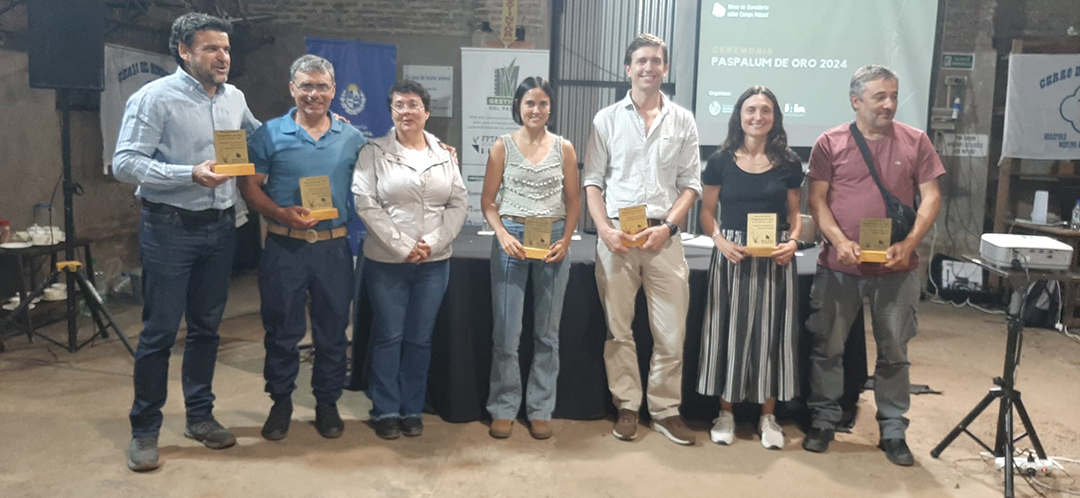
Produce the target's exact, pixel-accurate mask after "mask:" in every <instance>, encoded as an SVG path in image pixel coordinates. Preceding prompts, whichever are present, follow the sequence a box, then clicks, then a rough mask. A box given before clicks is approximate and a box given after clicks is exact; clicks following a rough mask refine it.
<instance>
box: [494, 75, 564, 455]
mask: <svg viewBox="0 0 1080 498" xmlns="http://www.w3.org/2000/svg"><path fill="white" fill-rule="evenodd" d="M554 99H555V95H554V92H553V91H552V89H551V85H550V84H548V82H547V81H544V79H543V78H540V77H538V76H537V77H529V78H525V80H524V81H522V82H521V85H520V86H518V89H517V92H515V94H514V107H513V108H512V110H511V114H512V116H513V118H514V121H515V122H516V123H517V124H519V125H521V128H519V129H518V130H517V131H515V132H514V133H511V134H508V135H503V136H502V137H500V138H499V139H498V140H496V141H495V144H494V145H493V146H492V147H491V154H490V155H489V156H488V163H487V172H486V173H485V175H484V190H483V192H482V193H481V196H480V204H481V206H482V209H483V211H484V218H485V219H486V220H487V222H488V224H489V225H491V227H492V229H493V230H494V231H495V235H496V238H495V240H493V241H492V244H491V297H492V310H493V313H492V314H493V318H494V330H493V337H492V338H493V341H492V342H493V343H494V344H493V346H494V347H493V352H492V362H491V391H490V394H489V396H488V402H487V410H488V413H489V414H490V415H491V419H492V423H491V428H490V430H489V434H490V435H491V436H492V437H495V438H500V439H501V438H506V437H510V432H511V430H512V428H513V423H514V419H515V418H517V413H518V409H519V408H520V407H521V399H522V397H523V396H522V394H523V393H522V386H521V366H520V365H519V364H518V344H519V342H520V339H521V328H522V324H521V320H522V314H523V311H524V305H525V285H526V283H527V282H528V281H529V276H530V274H531V275H532V290H533V359H532V368H531V369H530V371H529V382H528V389H527V392H525V393H524V394H525V396H524V397H525V398H526V402H525V415H526V417H527V418H528V420H529V434H531V435H532V437H534V438H536V439H547V438H549V437H551V434H552V428H551V414H552V412H553V411H554V410H555V385H556V383H557V381H558V377H559V319H561V318H562V305H563V297H564V296H565V294H566V282H567V279H568V278H569V275H570V261H568V260H567V254H568V252H569V249H570V238H571V236H573V234H574V227H575V226H577V220H578V215H579V211H580V208H581V200H580V199H581V196H580V193H579V190H578V189H579V187H578V170H577V155H576V154H575V152H574V146H573V145H571V144H570V142H569V141H568V140H566V139H564V138H562V137H560V136H558V135H556V134H554V133H551V132H550V131H548V129H547V124H548V119H549V118H550V117H551V108H552V102H553V101H554ZM497 197H500V198H501V199H497ZM529 217H534V218H546V219H549V220H551V233H550V239H548V240H547V241H546V242H547V244H544V247H543V249H548V250H547V254H544V255H543V259H526V253H525V247H524V245H523V241H524V236H525V224H526V218H529ZM549 244H550V247H549Z"/></svg>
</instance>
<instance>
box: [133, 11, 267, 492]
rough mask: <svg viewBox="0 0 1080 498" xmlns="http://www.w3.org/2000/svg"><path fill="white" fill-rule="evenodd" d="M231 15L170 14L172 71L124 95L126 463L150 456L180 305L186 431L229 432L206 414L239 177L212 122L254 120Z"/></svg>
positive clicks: (204, 436)
mask: <svg viewBox="0 0 1080 498" xmlns="http://www.w3.org/2000/svg"><path fill="white" fill-rule="evenodd" d="M231 31H232V26H231V25H230V24H229V23H228V22H227V21H224V20H221V19H218V18H216V17H212V16H208V15H205V14H197V13H191V14H185V15H183V16H180V17H179V18H177V19H176V21H175V22H174V23H173V26H172V33H171V35H170V37H169V47H170V50H171V51H172V53H173V56H174V57H175V58H176V61H177V63H178V64H179V66H180V67H179V69H177V71H176V73H174V74H172V75H169V76H166V77H164V78H161V79H159V80H156V81H153V82H151V83H148V84H147V85H146V86H144V87H143V88H142V89H140V90H139V91H138V92H136V93H135V94H134V95H132V96H131V98H130V99H128V102H127V105H126V107H125V109H124V118H123V122H122V124H121V126H120V135H119V138H118V140H117V144H116V155H115V156H114V158H113V169H114V172H113V173H114V175H115V176H116V178H117V179H118V180H120V181H123V182H127V183H134V184H136V185H138V188H136V190H135V195H136V196H137V197H139V198H141V199H142V204H143V210H142V221H141V226H140V230H139V244H140V249H141V262H142V267H143V300H144V303H145V304H144V305H143V331H142V333H141V334H140V335H139V347H138V350H137V351H136V352H135V402H134V403H133V405H132V408H131V414H130V419H131V433H132V440H131V444H130V445H129V448H128V467H129V468H130V469H131V470H134V471H140V472H141V471H148V470H153V469H156V468H157V467H158V451H157V443H158V434H159V432H160V430H161V420H162V414H161V408H162V406H164V405H165V397H166V387H167V384H168V376H169V354H170V350H171V348H172V346H173V344H174V343H175V342H176V334H177V329H178V328H179V326H180V318H181V317H182V316H186V320H187V337H186V339H185V348H184V361H183V374H182V378H183V387H184V404H185V407H186V409H187V425H186V428H185V430H184V435H185V436H187V437H189V438H192V439H195V440H198V441H200V442H202V443H203V444H205V445H206V446H207V447H209V448H214V449H221V448H228V447H229V446H232V445H234V444H236V438H235V437H234V436H233V435H232V433H230V432H229V431H228V430H227V429H225V428H224V427H222V426H221V424H219V423H218V422H217V421H216V420H214V415H213V408H214V394H213V391H212V388H211V385H212V382H213V378H214V366H215V364H216V363H217V350H218V344H219V342H220V339H219V337H218V325H219V324H220V323H221V316H222V313H223V312H224V311H225V301H226V299H227V298H228V291H229V276H230V274H231V271H232V260H233V253H234V252H235V247H236V231H235V222H236V209H235V208H234V204H235V203H236V202H237V199H238V195H237V189H236V182H235V181H233V180H232V178H231V177H229V176H225V175H219V174H216V173H214V172H213V169H212V168H213V165H214V157H215V154H214V131H215V130H240V129H242V130H245V131H247V132H248V133H249V134H250V133H252V132H254V131H255V129H257V128H258V127H259V122H258V121H257V120H256V119H255V118H254V117H253V116H252V115H251V111H249V110H248V107H247V101H246V100H245V99H244V94H243V93H242V92H240V90H237V89H236V87H234V86H232V85H229V84H226V83H225V81H226V80H227V79H228V77H229V63H230V57H229V48H230V46H229V33H230V32H231Z"/></svg>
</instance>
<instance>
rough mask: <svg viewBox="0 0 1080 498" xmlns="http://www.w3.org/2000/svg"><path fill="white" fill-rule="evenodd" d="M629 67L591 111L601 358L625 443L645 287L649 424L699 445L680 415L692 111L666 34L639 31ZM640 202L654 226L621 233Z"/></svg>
mask: <svg viewBox="0 0 1080 498" xmlns="http://www.w3.org/2000/svg"><path fill="white" fill-rule="evenodd" d="M623 64H624V65H625V66H626V75H627V76H629V78H630V84H631V87H630V91H629V92H627V94H626V97H625V98H624V99H623V100H621V101H619V102H618V103H616V104H614V105H611V106H609V107H606V108H604V109H602V110H600V112H598V113H597V114H596V117H595V118H593V131H592V135H591V137H590V139H589V144H588V146H587V149H586V152H585V169H584V179H585V181H584V185H585V193H586V196H587V199H588V206H589V214H590V215H591V216H592V219H593V222H595V224H596V233H597V235H598V237H597V244H596V284H597V288H598V290H599V291H600V300H601V302H602V303H603V306H604V311H605V315H606V317H607V325H608V339H607V343H606V344H605V345H604V363H605V365H606V368H607V376H608V388H609V389H610V390H611V396H612V399H613V401H614V402H615V406H616V408H618V410H619V416H618V420H617V421H616V422H615V427H614V429H613V430H612V434H614V435H615V437H617V438H619V439H622V440H624V441H630V440H633V439H634V438H635V437H636V436H637V422H638V412H639V410H640V408H641V401H642V385H641V377H640V374H639V373H638V372H639V369H638V361H637V348H636V345H635V343H634V335H633V331H632V330H631V327H630V326H631V323H632V322H633V319H634V302H635V301H636V298H637V292H638V289H639V288H640V287H642V286H644V287H645V295H646V297H647V299H648V305H649V323H650V325H651V329H652V335H653V354H652V362H651V364H650V367H649V379H648V388H647V391H648V407H649V415H650V416H651V418H652V420H653V428H654V429H655V430H657V431H658V432H660V433H661V434H664V435H665V436H667V438H668V439H671V440H672V441H674V442H675V443H677V444H682V445H693V444H694V442H695V440H696V438H695V437H694V435H693V433H692V432H691V431H690V430H689V429H687V427H686V424H685V423H684V422H683V420H682V416H680V415H679V404H680V402H681V401H682V354H683V339H684V337H685V336H686V310H687V307H688V304H689V299H690V289H689V285H688V283H687V282H688V281H687V279H688V277H689V274H690V270H689V267H688V266H687V264H686V257H685V256H684V254H683V246H682V242H681V241H680V240H679V237H678V236H677V234H678V230H679V228H678V225H679V224H680V223H682V222H683V220H684V219H685V218H686V214H687V212H688V211H689V210H690V206H692V205H693V203H694V201H696V200H697V198H698V197H699V196H700V195H701V159H700V155H699V150H698V134H697V126H696V124H695V123H694V116H693V114H691V113H690V111H688V110H686V109H683V108H682V107H679V106H678V105H676V104H675V103H674V102H672V101H671V100H670V99H668V97H667V96H666V95H664V94H663V93H662V92H661V91H660V85H661V83H662V82H663V80H664V77H665V76H666V75H667V72H668V69H669V68H670V63H669V59H668V51H667V45H666V44H665V43H664V41H663V40H661V39H660V38H657V37H656V36H653V35H648V34H644V35H639V36H638V37H637V38H635V39H634V41H633V42H631V43H630V46H629V47H627V49H626V56H625V58H624V61H623ZM642 206H643V207H644V210H645V216H646V217H647V218H648V227H647V228H645V229H644V230H642V231H640V232H638V233H636V234H635V235H633V236H631V235H628V234H626V233H625V232H623V231H621V230H620V228H619V219H618V218H619V210H620V209H623V208H638V209H640V207H642ZM638 244H640V245H638ZM629 246H634V247H629Z"/></svg>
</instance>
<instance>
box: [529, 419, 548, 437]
mask: <svg viewBox="0 0 1080 498" xmlns="http://www.w3.org/2000/svg"><path fill="white" fill-rule="evenodd" d="M552 432H554V431H553V430H552V428H551V421H550V420H530V421H529V435H530V436H532V437H533V439H547V438H549V437H551V434H552Z"/></svg>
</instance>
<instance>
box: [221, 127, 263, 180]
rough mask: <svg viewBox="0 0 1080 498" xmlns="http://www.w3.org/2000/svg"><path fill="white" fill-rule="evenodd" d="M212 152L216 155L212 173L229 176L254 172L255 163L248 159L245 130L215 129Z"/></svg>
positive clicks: (252, 173)
mask: <svg viewBox="0 0 1080 498" xmlns="http://www.w3.org/2000/svg"><path fill="white" fill-rule="evenodd" d="M214 153H215V155H216V156H217V164H215V165H214V167H213V170H214V173H217V174H219V175H229V176H247V175H254V174H255V165H254V164H252V163H251V161H249V160H248V148H247V132H245V131H244V130H215V131H214Z"/></svg>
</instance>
